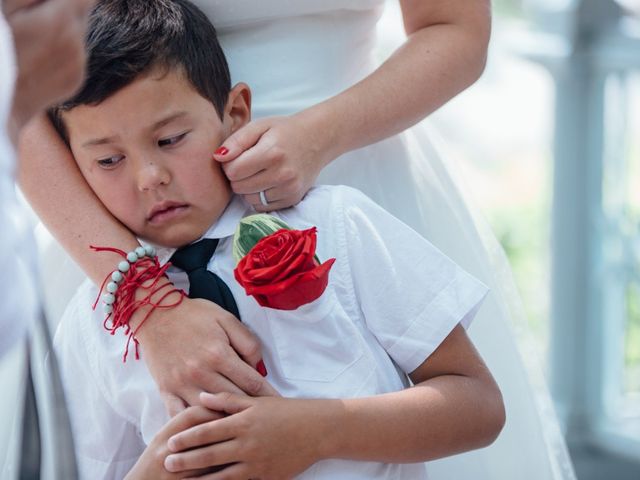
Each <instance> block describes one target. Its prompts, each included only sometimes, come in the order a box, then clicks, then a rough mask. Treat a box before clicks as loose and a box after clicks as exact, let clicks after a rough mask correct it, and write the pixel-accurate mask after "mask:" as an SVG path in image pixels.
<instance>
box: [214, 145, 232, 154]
mask: <svg viewBox="0 0 640 480" xmlns="http://www.w3.org/2000/svg"><path fill="white" fill-rule="evenodd" d="M227 153H229V149H228V148H227V147H220V148H219V149H217V150H216V151H215V152H213V154H214V155H226V154H227Z"/></svg>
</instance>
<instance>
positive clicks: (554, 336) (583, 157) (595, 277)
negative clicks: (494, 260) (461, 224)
mask: <svg viewBox="0 0 640 480" xmlns="http://www.w3.org/2000/svg"><path fill="white" fill-rule="evenodd" d="M388 3H389V5H388V8H387V9H386V13H385V17H384V18H383V21H382V22H381V24H380V38H381V40H383V43H384V50H385V51H383V52H381V55H385V54H386V53H387V52H388V51H389V50H390V49H392V48H393V46H394V45H396V44H397V43H398V42H399V41H401V39H402V32H399V31H398V28H397V25H398V18H397V17H398V16H399V11H398V8H397V2H396V1H390V2H388ZM493 6H494V30H493V38H492V45H491V49H490V57H489V61H488V64H487V68H486V71H485V73H484V75H483V77H482V79H481V80H480V81H479V82H478V83H477V84H476V85H474V86H473V87H472V88H470V89H469V90H468V91H466V92H464V93H463V94H462V95H460V96H459V97H457V98H456V99H454V100H453V101H452V102H450V103H449V104H448V105H446V106H445V107H444V108H443V109H442V110H440V111H439V112H437V113H436V114H435V115H434V116H433V117H432V122H433V124H434V125H435V127H436V128H437V130H438V131H439V133H440V136H441V137H442V139H443V144H444V145H445V147H444V148H445V154H446V155H448V158H449V159H450V160H451V161H452V163H454V164H455V166H456V167H457V168H458V169H459V170H460V171H461V172H462V175H463V178H464V181H465V183H466V185H465V189H466V191H468V192H469V195H470V197H472V198H473V201H474V202H475V204H476V205H477V206H478V207H479V209H480V210H481V211H482V213H483V214H484V216H485V217H486V218H487V220H488V221H489V223H490V224H491V226H492V228H493V230H494V231H495V233H496V234H497V236H498V238H499V240H500V242H501V243H502V245H503V247H504V248H505V250H506V252H507V255H508V257H509V260H510V263H511V265H512V267H513V271H514V275H515V277H516V282H517V284H518V288H519V290H520V293H521V295H522V298H523V302H524V305H525V309H526V313H527V320H528V326H529V331H530V333H531V336H532V337H533V339H534V343H535V345H536V346H537V351H538V354H539V357H540V361H541V362H542V364H543V367H544V371H545V374H546V378H547V381H548V383H549V385H550V389H551V393H552V395H553V399H554V402H555V405H556V409H557V413H558V416H559V417H560V421H561V424H562V427H563V430H564V432H565V435H566V438H567V441H568V444H569V448H570V451H571V455H572V458H573V460H574V462H575V467H576V473H577V476H578V479H579V480H592V479H593V480H595V479H604V478H607V479H611V480H626V479H634V480H638V479H640V268H639V264H638V261H639V259H640V229H639V225H640V224H639V223H638V220H639V219H640V0H494V1H493Z"/></svg>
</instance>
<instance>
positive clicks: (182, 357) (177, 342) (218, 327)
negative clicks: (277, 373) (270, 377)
mask: <svg viewBox="0 0 640 480" xmlns="http://www.w3.org/2000/svg"><path fill="white" fill-rule="evenodd" d="M142 313H143V314H144V312H142ZM143 316H144V315H143ZM134 320H135V319H132V324H133V323H134ZM138 320H139V319H138ZM136 336H137V337H138V339H139V340H140V344H141V345H142V348H143V355H142V357H143V359H144V361H145V362H146V364H147V367H148V368H149V371H150V372H151V375H152V376H153V378H154V379H155V381H156V383H157V384H158V387H159V389H160V392H161V393H162V396H163V399H164V401H165V406H166V407H167V410H168V412H169V414H170V415H175V414H176V413H177V412H179V411H180V410H182V409H184V408H185V406H187V405H199V404H200V397H199V395H200V393H201V392H203V391H205V392H213V393H218V392H235V393H238V394H247V395H252V396H258V395H272V396H273V395H278V392H276V390H275V389H274V388H273V387H272V386H271V385H270V384H269V382H267V381H266V380H265V378H264V377H262V375H260V373H258V370H257V369H262V368H264V364H262V365H261V366H259V364H260V362H261V361H262V354H261V351H260V342H259V341H258V339H257V338H256V337H255V336H254V335H253V334H252V333H251V332H250V331H249V330H248V329H247V328H246V327H245V326H244V325H242V323H241V322H240V321H239V320H238V319H237V318H236V317H234V316H233V315H231V314H230V313H229V312H227V311H226V310H224V309H223V308H222V307H220V306H218V305H216V304H215V303H213V302H210V301H208V300H202V299H191V298H185V299H184V300H183V302H182V303H181V304H180V305H178V306H177V307H175V308H171V309H168V310H161V309H156V310H155V311H154V313H153V315H151V317H149V319H148V320H147V321H146V322H145V324H144V325H142V328H141V329H140V331H139V332H138V333H137V335H136Z"/></svg>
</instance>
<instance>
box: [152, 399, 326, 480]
mask: <svg viewBox="0 0 640 480" xmlns="http://www.w3.org/2000/svg"><path fill="white" fill-rule="evenodd" d="M201 400H202V403H203V404H204V405H205V406H206V407H207V408H211V409H214V410H216V411H220V412H226V413H228V414H229V416H228V417H226V418H223V419H220V420H216V421H213V422H207V423H201V424H199V425H197V426H194V427H192V428H190V429H188V430H185V431H183V432H181V433H177V434H176V435H174V436H173V437H171V438H170V439H169V442H168V444H169V449H170V450H171V451H173V452H177V453H175V454H173V455H170V456H168V457H167V459H166V462H165V467H166V468H167V470H169V471H173V472H179V471H185V470H193V469H197V468H201V467H203V466H206V465H226V464H232V465H230V466H229V467H226V468H225V469H224V471H223V472H220V473H218V474H216V473H214V474H211V475H208V476H207V477H206V478H207V479H210V480H218V479H223V478H224V479H225V480H235V479H238V480H246V479H247V478H260V479H261V480H271V479H277V480H282V479H289V478H293V477H295V476H296V475H299V474H300V473H302V472H304V471H305V470H306V469H307V468H309V467H310V466H311V465H312V464H314V463H315V462H317V461H318V460H320V459H321V458H322V455H321V454H320V451H321V448H322V443H323V442H327V441H329V442H330V441H331V439H330V436H329V435H330V434H329V433H328V431H330V429H331V428H332V426H331V425H330V424H329V422H327V421H326V419H327V418H331V417H330V416H328V415H330V413H329V411H328V410H327V408H326V407H329V408H331V407H330V405H329V403H328V402H327V401H317V400H299V399H288V398H249V397H242V396H238V395H235V394H229V393H223V394H219V395H211V394H206V393H203V394H202V395H201Z"/></svg>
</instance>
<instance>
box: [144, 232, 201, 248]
mask: <svg viewBox="0 0 640 480" xmlns="http://www.w3.org/2000/svg"><path fill="white" fill-rule="evenodd" d="M167 230H168V231H167V232H163V234H162V235H146V236H142V235H141V236H140V238H142V239H143V240H145V241H146V242H149V243H151V244H152V245H155V246H158V247H167V248H180V247H184V246H185V245H189V244H190V243H193V242H195V241H196V240H198V239H199V238H200V237H202V235H204V234H205V232H204V231H202V232H200V231H198V232H196V231H183V232H179V231H173V232H172V231H171V229H167Z"/></svg>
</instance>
